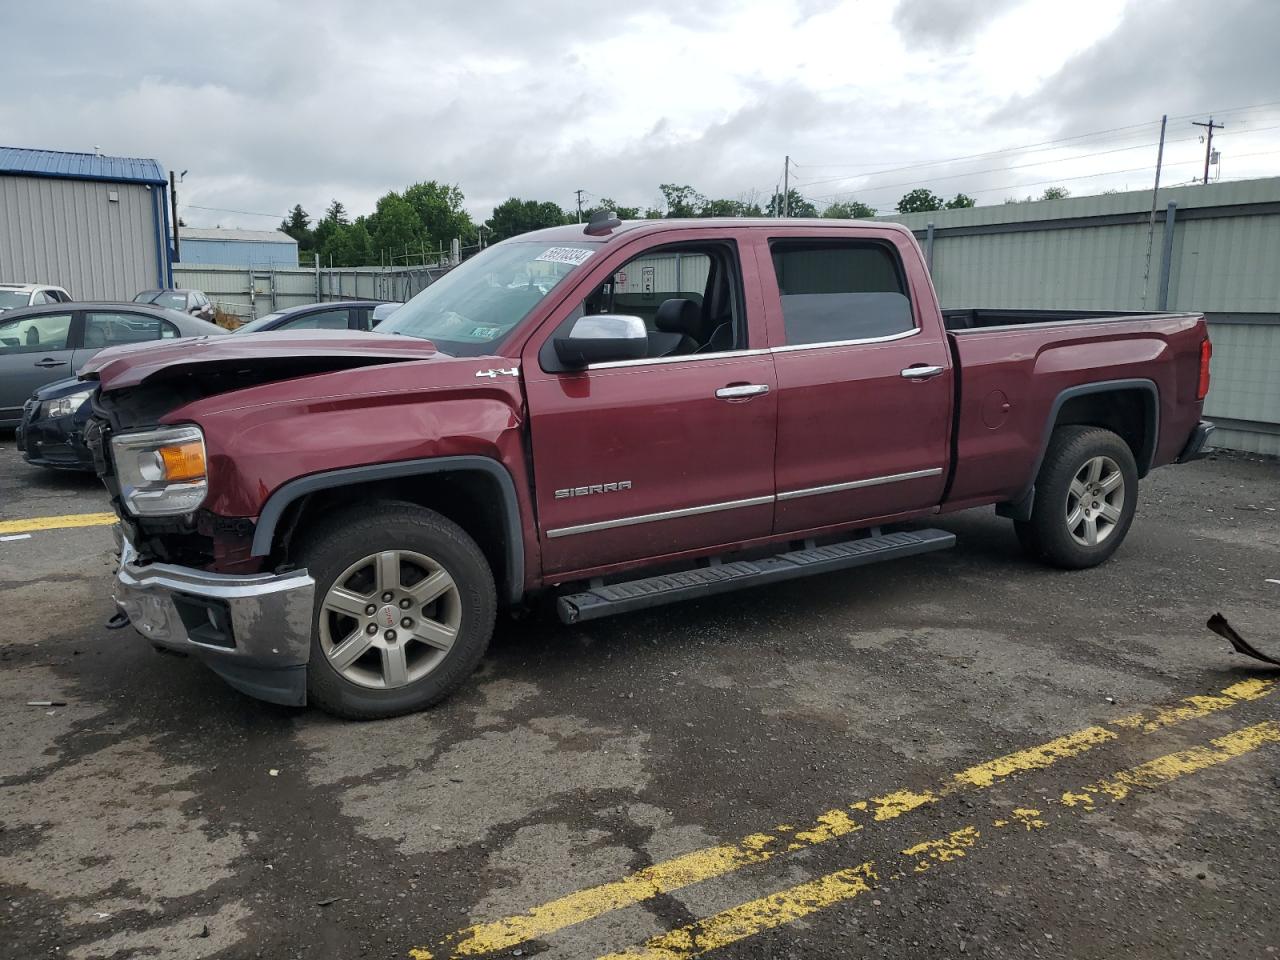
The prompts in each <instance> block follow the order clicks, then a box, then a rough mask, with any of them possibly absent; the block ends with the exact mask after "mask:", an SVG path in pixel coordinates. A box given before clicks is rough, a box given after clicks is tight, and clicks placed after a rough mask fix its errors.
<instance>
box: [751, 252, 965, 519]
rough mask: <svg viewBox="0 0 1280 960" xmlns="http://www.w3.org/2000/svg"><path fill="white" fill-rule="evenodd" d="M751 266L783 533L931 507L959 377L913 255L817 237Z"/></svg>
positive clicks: (940, 483)
mask: <svg viewBox="0 0 1280 960" xmlns="http://www.w3.org/2000/svg"><path fill="white" fill-rule="evenodd" d="M757 256H758V259H759V260H760V267H761V275H762V277H763V283H762V291H763V294H764V298H765V304H766V309H767V310H768V312H769V334H770V341H771V346H772V348H773V355H774V365H775V368H776V370H777V376H778V391H779V407H778V448H777V485H778V502H777V508H776V513H775V532H777V533H789V532H798V531H805V530H814V529H817V528H821V527H826V526H832V525H837V524H845V523H851V522H854V521H860V520H874V519H878V518H882V517H888V516H891V515H894V514H902V513H907V512H913V511H924V510H928V509H929V508H931V507H933V506H936V505H937V504H938V503H939V501H940V500H941V497H942V491H943V488H944V486H945V484H946V473H947V466H948V455H949V443H950V424H951V404H952V389H953V379H952V370H951V360H950V356H949V351H948V348H947V343H946V339H945V334H944V333H943V331H942V327H941V322H940V319H939V318H938V316H937V309H936V303H935V301H934V299H933V293H932V289H931V287H930V286H929V283H928V278H927V277H926V276H925V275H924V272H923V266H922V265H921V264H920V260H919V255H918V252H917V250H916V248H915V247H914V245H913V244H911V243H910V242H909V241H908V240H907V239H906V238H905V237H901V238H897V239H892V238H886V237H885V236H884V234H883V233H877V232H875V231H850V230H843V231H838V230H817V231H814V235H812V236H804V235H796V234H790V233H789V234H788V235H784V236H776V237H771V238H770V239H769V240H768V243H767V244H764V243H761V244H759V245H758V246H757Z"/></svg>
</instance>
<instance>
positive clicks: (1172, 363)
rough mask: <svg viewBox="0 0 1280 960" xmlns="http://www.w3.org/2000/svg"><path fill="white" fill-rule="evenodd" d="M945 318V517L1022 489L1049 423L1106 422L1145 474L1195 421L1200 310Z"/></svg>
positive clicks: (1167, 458)
mask: <svg viewBox="0 0 1280 960" xmlns="http://www.w3.org/2000/svg"><path fill="white" fill-rule="evenodd" d="M943 316H944V322H945V325H946V327H947V331H948V332H947V339H948V340H949V341H950V346H951V355H952V363H953V365H954V368H955V371H956V375H957V376H956V379H957V387H958V389H957V392H956V394H957V395H956V420H955V443H954V449H953V457H954V469H953V473H952V478H951V483H950V484H949V486H948V490H947V495H946V501H945V502H944V504H943V509H944V510H956V509H963V508H965V507H970V506H976V505H979V504H982V503H991V502H997V503H999V502H1003V501H1016V500H1017V499H1018V498H1019V497H1020V496H1021V495H1023V494H1025V493H1026V492H1027V489H1028V484H1029V483H1030V481H1031V479H1032V478H1034V477H1035V475H1036V472H1037V470H1038V469H1039V464H1040V458H1041V457H1042V456H1043V453H1044V449H1045V446H1046V445H1047V443H1048V439H1049V430H1050V429H1051V428H1052V426H1053V425H1054V424H1055V423H1056V422H1062V423H1073V422H1074V423H1107V424H1113V428H1114V429H1116V432H1118V433H1120V435H1121V436H1123V437H1125V438H1126V439H1127V440H1130V442H1131V443H1132V445H1133V447H1134V449H1135V458H1134V459H1135V460H1136V461H1137V462H1138V472H1139V475H1140V476H1141V475H1143V474H1145V473H1146V472H1147V470H1149V469H1150V468H1152V467H1156V466H1160V465H1161V464H1165V463H1170V462H1172V461H1173V460H1174V459H1175V458H1176V457H1177V455H1178V453H1179V452H1180V451H1181V449H1182V447H1183V445H1184V444H1185V443H1186V441H1187V438H1188V436H1189V435H1190V433H1191V431H1192V430H1194V429H1195V426H1196V424H1197V423H1198V422H1199V413H1200V406H1199V404H1198V403H1197V401H1196V385H1197V380H1198V376H1199V357H1200V344H1201V341H1202V340H1203V339H1204V337H1205V327H1204V317H1203V315H1201V314H1172V313H1124V312H1103V311H1097V312H1085V311H1072V310H950V311H944V312H943ZM1068 400H1070V404H1069V405H1068V406H1064V403H1065V402H1066V401H1068ZM1060 412H1061V415H1062V416H1061V417H1060V416H1059V414H1060Z"/></svg>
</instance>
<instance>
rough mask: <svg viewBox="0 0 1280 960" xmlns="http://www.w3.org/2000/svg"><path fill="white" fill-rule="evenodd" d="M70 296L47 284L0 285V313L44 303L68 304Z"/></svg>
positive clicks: (60, 288) (60, 289) (59, 288)
mask: <svg viewBox="0 0 1280 960" xmlns="http://www.w3.org/2000/svg"><path fill="white" fill-rule="evenodd" d="M70 302H71V294H69V293H67V291H65V290H63V289H62V287H55V286H51V285H50V284H47V283H0V313H4V311H6V310H14V309H16V308H18V307H38V306H40V305H41V304H45V303H70Z"/></svg>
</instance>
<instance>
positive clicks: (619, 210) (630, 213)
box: [575, 197, 640, 223]
mask: <svg viewBox="0 0 1280 960" xmlns="http://www.w3.org/2000/svg"><path fill="white" fill-rule="evenodd" d="M601 210H612V211H613V212H614V213H616V214H617V215H618V219H619V220H639V219H640V208H639V207H624V206H622V205H621V204H620V203H618V202H617V201H615V200H611V199H610V198H608V197H602V198H601V199H600V202H599V203H597V204H595V205H594V206H591V207H588V208H586V209H585V210H583V211H582V220H583V222H584V223H585V222H586V221H588V220H590V219H591V215H592V214H595V213H599V212H600V211H601ZM575 220H576V217H575Z"/></svg>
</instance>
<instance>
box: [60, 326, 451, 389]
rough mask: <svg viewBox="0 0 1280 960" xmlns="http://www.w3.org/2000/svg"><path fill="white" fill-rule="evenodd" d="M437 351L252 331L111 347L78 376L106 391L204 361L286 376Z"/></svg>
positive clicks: (344, 336) (317, 334)
mask: <svg viewBox="0 0 1280 960" xmlns="http://www.w3.org/2000/svg"><path fill="white" fill-rule="evenodd" d="M437 355H438V351H437V350H436V347H435V344H433V343H431V341H429V340H420V339H418V338H416V337H403V336H393V335H388V334H380V333H359V332H356V331H345V330H332V331H327V330H307V331H299V332H297V333H287V332H280V333H257V334H253V333H250V334H240V335H238V336H230V337H195V338H190V339H182V340H170V341H165V342H161V343H155V342H152V343H146V344H138V345H135V346H127V347H109V348H107V349H106V350H102V351H99V352H98V353H97V354H96V355H94V356H93V357H92V358H91V359H90V360H89V362H88V363H86V364H85V365H84V367H83V368H81V370H80V377H81V378H82V379H86V380H97V381H98V382H99V383H101V385H102V389H103V390H106V391H110V390H118V389H121V388H123V387H135V386H137V385H138V384H140V383H142V382H144V381H145V380H148V379H149V378H151V377H153V376H155V375H156V374H159V373H161V372H163V373H164V374H165V375H166V376H169V375H174V374H177V373H179V372H193V371H194V370H195V369H196V368H200V367H205V366H207V367H209V368H210V371H209V372H210V373H214V372H217V370H218V369H219V368H222V369H227V370H236V369H240V368H242V367H246V366H259V365H262V364H269V365H271V366H274V367H277V368H278V369H280V371H281V373H283V374H284V375H285V376H288V375H289V373H288V368H289V367H291V366H294V365H296V368H297V369H296V373H295V374H294V375H296V376H306V375H309V374H315V373H323V372H326V371H329V370H346V369H350V368H352V367H362V366H371V365H374V364H381V363H402V362H406V361H410V360H426V359H429V358H431V357H434V356H437Z"/></svg>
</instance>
